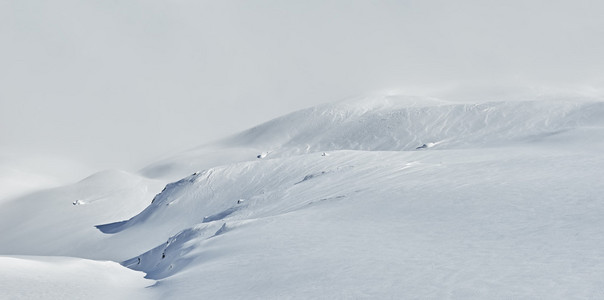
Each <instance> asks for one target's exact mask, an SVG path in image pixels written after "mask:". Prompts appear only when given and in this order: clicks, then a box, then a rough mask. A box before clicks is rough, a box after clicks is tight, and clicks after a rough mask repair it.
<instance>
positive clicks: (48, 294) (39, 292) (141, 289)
mask: <svg viewBox="0 0 604 300" xmlns="http://www.w3.org/2000/svg"><path fill="white" fill-rule="evenodd" d="M0 265H1V266H2V268H0V296H1V297H2V299H15V300H17V299H135V298H138V299H143V298H145V299H152V297H153V294H152V293H151V291H150V290H149V289H145V288H146V287H148V286H151V285H153V284H154V281H153V280H146V279H144V278H143V275H144V274H142V273H139V272H134V271H131V270H128V269H125V268H122V267H121V266H120V265H119V264H117V263H115V262H109V261H91V260H86V259H78V258H69V257H36V256H16V257H10V256H0Z"/></svg>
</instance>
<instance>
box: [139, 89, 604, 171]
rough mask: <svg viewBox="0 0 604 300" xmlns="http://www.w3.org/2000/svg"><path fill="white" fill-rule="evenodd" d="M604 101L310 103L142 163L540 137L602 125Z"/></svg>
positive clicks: (195, 165)
mask: <svg viewBox="0 0 604 300" xmlns="http://www.w3.org/2000/svg"><path fill="white" fill-rule="evenodd" d="M603 113H604V103H602V102H594V101H585V100H582V101H573V100H570V101H562V100H555V101H554V100H552V101H508V102H505V101H502V102H488V103H480V104H468V103H448V102H444V101H439V100H435V99H431V98H418V97H394V96H388V97H386V96H380V97H377V98H360V99H353V100H350V101H343V102H337V103H334V104H327V105H323V106H319V107H313V108H309V109H305V110H301V111H298V112H294V113H291V114H289V115H286V116H284V117H281V118H277V119H275V120H272V121H269V122H267V123H264V124H262V125H259V126H257V127H254V128H252V129H250V130H246V131H244V132H242V133H240V134H237V135H235V136H232V137H230V138H227V139H224V140H222V141H220V142H218V143H214V144H209V145H206V146H203V147H200V148H198V149H195V150H191V151H188V152H184V153H182V154H181V155H178V156H175V157H172V158H169V159H166V160H163V161H160V162H158V163H155V164H152V165H150V166H148V167H146V168H145V169H143V174H145V175H146V176H150V177H165V176H169V175H172V178H179V177H183V176H186V175H187V174H190V173H192V172H195V171H198V170H202V169H205V168H208V167H212V166H215V165H220V164H225V163H228V162H233V161H246V160H253V159H255V157H256V156H257V155H259V154H261V153H263V152H264V153H267V154H268V157H269V158H274V157H286V156H291V155H298V154H304V153H312V152H319V151H333V150H370V151H372V150H377V151H401V150H403V151H409V150H415V149H416V148H417V147H421V146H422V145H424V144H426V145H429V146H435V147H436V149H462V148H481V147H494V146H501V145H509V144H515V143H521V142H528V141H534V140H539V139H542V138H544V137H548V136H551V135H556V134H559V133H562V132H565V131H568V130H573V129H576V128H579V127H589V126H593V125H601V124H602V123H603V122H604V121H603V120H602V118H601V115H602V114H603Z"/></svg>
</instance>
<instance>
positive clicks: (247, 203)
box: [0, 98, 604, 299]
mask: <svg viewBox="0 0 604 300" xmlns="http://www.w3.org/2000/svg"><path fill="white" fill-rule="evenodd" d="M416 100H417V101H416ZM422 103H423V104H422ZM603 153H604V103H602V102H572V101H546V102H497V103H484V104H451V103H443V102H438V101H436V100H432V101H430V102H429V103H426V102H422V101H420V100H418V99H417V98H409V99H406V100H405V101H403V103H398V100H397V99H391V98H380V99H376V100H372V101H361V100H359V101H353V102H342V103H336V104H330V105H325V106H321V107H317V108H312V109H308V110H304V111H300V112H296V113H293V114H290V115H287V116H284V117H282V118H279V119H276V120H273V121H271V122H269V123H265V124H263V125H260V126H258V127H256V128H253V129H251V130H249V131H245V132H243V133H241V134H239V135H236V136H235V137H231V138H229V139H226V140H223V141H221V142H219V143H215V144H212V145H209V146H204V147H202V148H199V149H197V150H194V151H191V152H188V153H185V154H183V155H181V156H178V157H176V158H174V159H169V160H165V161H163V162H161V163H158V164H156V165H154V166H151V167H149V168H147V169H146V171H145V172H149V173H150V174H151V173H152V175H157V177H159V178H171V177H173V176H176V175H177V174H179V173H182V172H185V171H186V172H189V173H187V174H189V175H186V176H184V178H181V179H179V180H175V181H174V182H172V183H169V184H167V185H165V187H164V189H163V190H162V191H161V192H159V193H158V194H156V195H155V197H153V196H152V195H153V194H150V193H149V192H150V191H159V189H160V188H161V187H156V188H155V189H149V190H148V191H145V192H144V193H143V192H142V191H141V189H142V187H141V185H142V186H145V184H151V183H157V181H147V180H148V179H141V178H138V177H136V176H130V175H126V174H122V173H105V174H100V175H97V176H93V177H91V178H89V179H88V180H85V181H83V182H80V183H79V184H76V185H75V186H72V187H69V188H66V189H65V190H59V191H54V192H47V193H45V194H43V196H51V197H49V199H50V200H49V201H47V202H45V201H41V200H40V199H42V197H41V196H40V197H36V198H35V199H34V198H23V199H21V201H23V203H20V202H11V203H9V204H10V205H3V206H2V208H3V209H5V210H4V211H0V213H2V217H7V216H10V215H19V214H16V212H19V213H21V214H20V215H21V216H24V218H26V219H27V221H26V222H21V223H19V222H18V221H16V219H15V218H12V219H10V222H11V224H13V223H15V224H17V223H18V224H19V226H16V227H15V228H16V229H15V230H14V232H11V231H10V230H7V229H6V228H8V225H7V224H6V222H7V221H2V222H4V223H3V225H4V227H3V228H4V232H2V235H0V239H1V240H0V242H2V243H0V247H1V248H0V249H2V250H3V251H4V253H5V252H7V249H9V252H10V251H14V252H13V254H14V253H17V251H23V249H27V247H34V246H33V245H35V244H37V243H43V244H44V245H45V250H44V251H42V250H36V251H32V252H33V253H40V251H42V253H43V254H46V255H56V254H63V255H64V254H66V253H67V254H71V255H74V256H75V255H80V256H82V257H85V258H110V259H112V260H114V261H119V262H121V263H122V265H123V266H126V267H128V268H131V269H134V270H137V271H143V272H145V273H146V277H147V278H148V279H154V280H157V283H156V284H155V285H154V286H153V287H152V288H150V289H149V290H150V291H151V292H152V293H153V294H154V295H155V296H157V297H159V298H162V299H198V298H199V297H200V296H201V295H203V297H204V298H210V299H234V298H250V299H283V298H302V299H309V298H310V299H315V298H324V299H340V298H351V299H355V298H369V299H392V298H397V299H405V298H420V299H423V298H431V299H443V298H445V299H447V298H449V299H492V298H496V299H497V298H500V299H568V298H584V299H599V298H603V297H604V290H603V289H602V284H601V283H602V281H603V280H604V275H603V274H604V254H603V252H602V249H604V231H602V230H601V228H604V219H603V218H602V217H601V216H602V215H604V202H603V201H602V195H604V185H603V184H602V182H601V181H602V178H604V154H603ZM258 156H260V158H259V157H258ZM199 166H203V167H202V168H200V169H194V168H195V167H199ZM199 170H201V171H199ZM163 172H166V173H169V175H167V176H163V175H162V174H161V173H163ZM112 178H113V179H115V180H113V179H112ZM137 180H141V181H140V182H138V181H137ZM104 183H107V184H109V185H112V186H113V187H112V188H108V187H106V186H105V185H104ZM97 184H98V185H99V186H98V187H95V186H96V185H97ZM76 192H77V193H76ZM74 195H78V197H74ZM117 195H120V196H123V201H124V202H126V201H133V202H136V203H138V204H137V205H138V206H137V207H138V209H137V210H134V209H131V208H130V209H128V210H125V209H123V208H121V206H120V202H119V201H117V198H116V197H117ZM141 196H145V197H146V198H144V202H145V203H144V205H142V204H141V203H140V201H141ZM75 200H80V201H81V202H74V201H75ZM72 202H73V203H75V204H76V205H74V204H73V203H72ZM107 204H111V205H107ZM143 206H145V208H144V209H143ZM32 207H36V208H37V209H38V210H36V212H35V213H34V212H32ZM57 207H59V208H57ZM133 207H134V206H133ZM94 208H97V209H99V210H100V211H101V213H99V215H101V216H102V217H94V218H93V217H92V216H94V214H93V213H92V210H93V209H94ZM67 209H70V211H68V210H67ZM113 209H115V210H121V211H120V213H119V214H115V215H111V214H109V213H108V212H110V211H111V210H113ZM126 211H129V212H130V214H128V215H126V214H125V212H126ZM83 212H86V213H83ZM67 213H69V214H67ZM78 213H79V214H78ZM64 215H65V216H67V218H65V216H64ZM74 216H77V217H74ZM110 216H111V217H110ZM35 218H39V220H40V221H39V222H40V224H37V225H35V224H36V221H34V219H35ZM63 223H65V224H67V225H60V224H63ZM32 224H34V225H35V226H34V225H32ZM93 225H96V229H95V228H94V227H93ZM69 228H72V230H73V233H69V231H68V230H67V229H69ZM70 251H71V252H70ZM72 252H73V253H72ZM0 293H1V292H0Z"/></svg>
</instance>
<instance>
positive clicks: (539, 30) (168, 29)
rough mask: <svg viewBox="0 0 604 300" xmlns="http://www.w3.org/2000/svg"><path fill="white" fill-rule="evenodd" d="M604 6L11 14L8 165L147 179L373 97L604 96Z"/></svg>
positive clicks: (339, 6) (92, 5)
mask: <svg viewBox="0 0 604 300" xmlns="http://www.w3.org/2000/svg"><path fill="white" fill-rule="evenodd" d="M603 15H604V3H603V2H602V1H585V0H583V1H540V0H537V1H186V0H180V1H142V0H140V1H127V2H125V1H52V2H51V1H10V0H5V1H1V2H0V36H1V37H2V38H1V40H0V41H1V47H0V66H1V68H0V154H1V153H8V152H10V153H26V154H27V155H29V156H32V157H36V156H57V157H66V158H69V159H73V160H75V161H79V162H83V163H86V164H89V165H91V166H94V168H122V169H130V170H136V169H137V168H140V167H142V166H144V165H145V164H147V163H149V162H151V161H153V160H154V159H156V158H158V157H161V156H162V155H167V154H169V153H172V152H176V151H181V150H185V149H187V148H190V147H194V146H197V145H200V144H204V143H207V142H210V141H212V140H215V139H218V138H222V137H225V136H226V135H228V134H232V133H235V132H238V131H240V130H243V129H246V128H249V127H250V126H253V125H256V124H258V123H261V122H264V121H267V120H269V119H271V118H274V117H277V116H280V115H282V114H285V113H288V112H291V111H294V110H297V109H301V108H304V107H308V106H312V105H316V104H319V103H325V102H330V101H335V100H340V99H343V98H346V97H350V96H355V95H358V94H364V93H373V92H388V93H401V94H415V95H427V96H437V97H450V98H455V99H468V98H489V97H497V96H501V95H507V94H510V93H516V92H521V93H522V95H539V94H543V93H554V94H555V93H563V94H570V95H581V96H592V97H601V96H602V94H603V92H602V91H603V89H602V87H603V86H604V75H602V71H601V70H603V69H604V57H603V56H602V53H604V19H603V18H602V16H603Z"/></svg>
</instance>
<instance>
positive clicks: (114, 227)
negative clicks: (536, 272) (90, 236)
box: [94, 220, 128, 234]
mask: <svg viewBox="0 0 604 300" xmlns="http://www.w3.org/2000/svg"><path fill="white" fill-rule="evenodd" d="M126 223H128V220H125V221H119V222H113V223H108V224H102V225H96V226H94V227H96V228H97V229H98V230H100V231H101V232H102V233H107V234H113V233H118V232H120V231H122V230H123V227H124V226H125V225H126Z"/></svg>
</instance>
